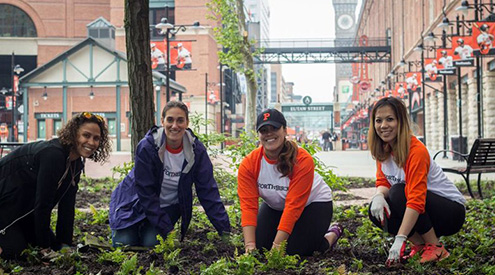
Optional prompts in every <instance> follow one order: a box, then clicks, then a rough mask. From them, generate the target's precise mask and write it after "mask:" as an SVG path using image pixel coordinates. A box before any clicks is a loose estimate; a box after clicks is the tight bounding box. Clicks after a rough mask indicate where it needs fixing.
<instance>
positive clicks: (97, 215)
mask: <svg viewBox="0 0 495 275" xmlns="http://www.w3.org/2000/svg"><path fill="white" fill-rule="evenodd" d="M89 210H90V211H91V214H93V220H92V221H91V222H90V224H106V223H107V222H108V210H107V209H100V210H98V209H96V208H95V207H94V206H93V205H92V204H90V205H89Z"/></svg>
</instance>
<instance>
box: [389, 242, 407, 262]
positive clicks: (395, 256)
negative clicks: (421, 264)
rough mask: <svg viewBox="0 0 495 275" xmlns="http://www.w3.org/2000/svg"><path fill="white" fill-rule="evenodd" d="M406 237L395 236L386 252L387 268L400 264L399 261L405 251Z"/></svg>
mask: <svg viewBox="0 0 495 275" xmlns="http://www.w3.org/2000/svg"><path fill="white" fill-rule="evenodd" d="M406 240H407V236H405V235H397V236H395V241H394V243H393V244H392V247H391V248H390V251H389V252H388V259H387V262H386V264H387V266H391V265H393V264H396V263H400V259H402V257H403V256H404V250H405V249H406Z"/></svg>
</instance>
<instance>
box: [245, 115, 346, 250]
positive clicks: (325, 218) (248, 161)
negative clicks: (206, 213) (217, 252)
mask: <svg viewBox="0 0 495 275" xmlns="http://www.w3.org/2000/svg"><path fill="white" fill-rule="evenodd" d="M256 130H257V131H258V134H259V141H260V143H261V146H260V147H259V148H257V149H255V150H254V151H252V152H251V153H250V154H249V155H248V156H246V158H245V159H244V160H243V161H242V163H241V166H240V167H239V173H238V194H239V199H240V203H241V212H242V213H241V219H242V229H243V233H244V242H245V249H246V252H249V251H251V250H254V249H256V248H258V249H262V248H265V249H271V248H278V247H279V246H280V243H281V242H283V241H287V253H288V254H299V255H301V256H308V255H311V254H313V252H314V251H320V252H325V251H327V250H328V249H329V248H331V247H333V246H334V244H335V243H336V242H337V239H338V238H339V237H340V236H341V234H342V227H341V226H340V225H338V224H335V225H332V226H330V222H331V220H332V214H333V206H332V190H330V187H328V185H327V184H326V183H325V182H324V181H323V179H322V178H321V176H320V175H318V173H316V172H315V166H314V162H313V158H312V156H311V155H310V154H309V153H308V152H306V151H305V150H304V149H302V148H299V147H298V146H297V144H296V143H295V142H293V141H288V140H286V136H287V122H286V120H285V118H284V116H283V114H282V113H280V112H279V111H277V110H275V109H268V110H265V111H264V112H262V113H261V114H260V115H259V116H258V118H257V123H256ZM259 197H261V198H262V199H263V203H262V204H261V207H259V203H258V199H259ZM258 207H259V211H258Z"/></svg>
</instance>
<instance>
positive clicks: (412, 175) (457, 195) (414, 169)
mask: <svg viewBox="0 0 495 275" xmlns="http://www.w3.org/2000/svg"><path fill="white" fill-rule="evenodd" d="M376 163H377V171H376V186H377V187H378V186H385V187H388V188H390V187H391V186H392V185H394V184H397V183H403V184H405V185H406V187H405V190H404V191H405V193H406V200H407V203H406V206H407V207H409V208H412V209H414V210H416V211H418V212H419V213H420V214H422V213H424V212H425V203H426V191H427V190H429V191H431V192H433V193H435V194H437V195H439V196H441V197H444V198H446V199H449V200H451V201H455V202H458V203H460V204H463V205H464V203H465V202H466V199H465V198H464V196H463V195H462V194H461V192H459V190H458V189H457V187H456V186H455V185H454V183H452V181H450V180H449V179H448V178H447V176H446V175H445V173H444V172H443V171H442V168H440V166H438V164H437V163H436V162H435V161H433V158H432V157H431V156H430V154H429V153H428V150H427V149H426V147H425V146H424V144H423V143H421V141H419V140H418V139H417V138H416V137H415V136H412V137H411V145H410V149H409V156H408V157H407V160H406V164H405V165H404V167H403V168H400V167H399V166H398V165H397V164H396V163H395V162H394V161H393V159H392V156H390V157H389V158H388V159H387V160H385V161H384V162H379V161H377V162H376Z"/></svg>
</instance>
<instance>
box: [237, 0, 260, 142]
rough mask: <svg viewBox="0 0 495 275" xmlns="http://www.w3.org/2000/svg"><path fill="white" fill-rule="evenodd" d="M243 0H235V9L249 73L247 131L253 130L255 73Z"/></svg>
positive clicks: (254, 117) (254, 119)
mask: <svg viewBox="0 0 495 275" xmlns="http://www.w3.org/2000/svg"><path fill="white" fill-rule="evenodd" d="M243 2H244V1H243V0H236V5H237V7H236V10H237V14H238V17H239V21H238V22H239V33H240V34H242V37H243V40H244V43H243V45H242V47H241V54H242V56H243V61H244V66H245V68H246V69H247V70H245V71H248V72H249V73H247V74H246V81H247V94H246V120H245V121H246V124H245V129H246V131H247V132H248V133H251V131H254V128H255V121H256V91H257V83H256V74H255V70H254V61H253V55H252V53H251V48H250V43H249V38H248V33H247V31H246V27H245V24H246V17H245V16H244V4H243Z"/></svg>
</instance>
